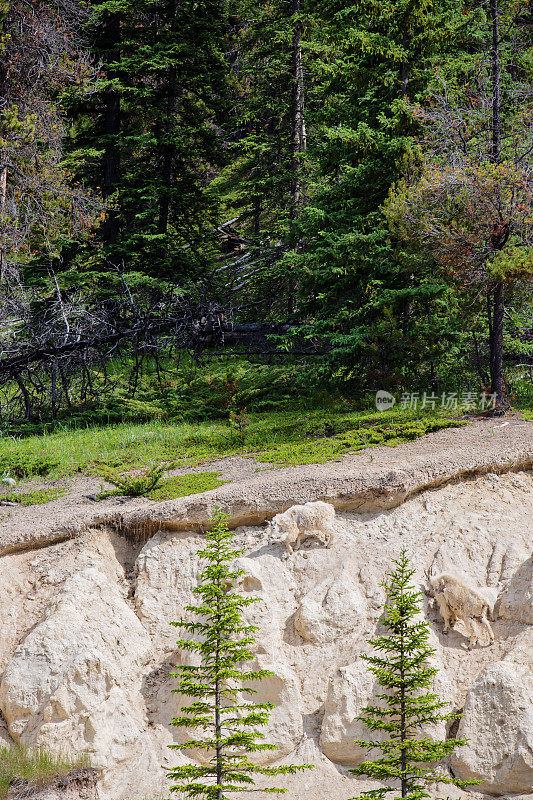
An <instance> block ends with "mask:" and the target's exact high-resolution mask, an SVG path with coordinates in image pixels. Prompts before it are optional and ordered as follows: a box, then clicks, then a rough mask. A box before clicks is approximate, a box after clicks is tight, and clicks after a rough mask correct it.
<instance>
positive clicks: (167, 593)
mask: <svg viewBox="0 0 533 800" xmlns="http://www.w3.org/2000/svg"><path fill="white" fill-rule="evenodd" d="M199 545H200V543H198V546H197V547H194V546H193V547H191V542H190V541H188V540H187V539H184V538H183V536H173V535H168V534H164V533H158V534H156V535H155V536H153V537H152V538H151V539H149V540H148V542H147V543H146V544H145V546H144V547H143V548H142V550H141V552H140V553H139V556H138V558H137V561H136V564H135V572H136V575H137V580H136V587H135V599H134V602H135V611H136V613H137V616H138V617H139V619H140V621H141V622H142V624H143V626H144V628H145V629H146V631H147V632H148V633H149V634H150V638H151V640H152V643H153V646H154V647H155V649H156V650H157V651H158V652H160V653H161V654H163V655H167V654H169V653H171V652H172V651H173V650H174V649H175V646H176V640H177V639H178V638H179V637H180V636H181V633H180V630H179V628H175V627H173V626H171V625H170V622H171V621H176V622H177V621H179V620H180V619H181V618H182V617H183V616H187V614H186V612H185V606H187V605H190V604H192V605H194V595H193V589H194V587H195V586H196V585H197V583H198V571H199V564H198V556H197V549H198V548H199Z"/></svg>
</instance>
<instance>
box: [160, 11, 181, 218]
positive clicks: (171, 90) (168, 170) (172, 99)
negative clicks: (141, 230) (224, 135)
mask: <svg viewBox="0 0 533 800" xmlns="http://www.w3.org/2000/svg"><path fill="white" fill-rule="evenodd" d="M177 13H178V4H177V0H174V2H173V3H172V5H171V15H172V18H173V20H174V19H175V17H176V16H177ZM171 26H172V28H174V27H175V25H174V22H173V21H172V22H171ZM177 78H178V74H177V69H176V67H175V65H174V64H172V65H171V66H170V67H169V68H168V71H167V105H166V112H165V121H164V125H163V142H162V146H161V153H162V163H161V194H160V199H159V221H158V225H157V229H158V232H159V233H166V232H167V228H168V218H169V212H170V194H171V188H172V173H173V164H174V154H175V149H176V148H175V145H174V143H173V142H172V131H173V129H174V115H175V113H176V101H177Z"/></svg>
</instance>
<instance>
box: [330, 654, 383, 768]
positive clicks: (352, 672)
mask: <svg viewBox="0 0 533 800" xmlns="http://www.w3.org/2000/svg"><path fill="white" fill-rule="evenodd" d="M374 682H375V677H374V675H373V674H372V673H371V672H370V671H369V669H368V666H367V664H366V663H365V662H364V661H363V660H361V659H360V660H358V661H356V662H355V663H354V664H348V666H346V667H341V668H340V669H339V670H337V672H336V673H335V675H333V677H332V678H331V681H330V684H329V689H328V696H327V699H326V705H325V711H324V719H323V721H322V729H321V732H320V749H321V750H322V752H323V753H324V755H326V756H327V757H328V758H329V759H330V760H331V761H335V762H338V763H339V764H359V763H360V762H361V761H364V760H365V759H366V758H367V757H368V750H366V749H365V748H363V747H362V746H361V745H358V744H355V743H354V739H360V740H366V739H368V734H369V731H368V730H367V728H366V726H364V725H363V724H362V723H361V722H359V720H358V719H357V717H358V716H359V715H360V714H361V713H362V711H363V708H364V707H365V706H366V705H367V704H368V702H369V700H370V698H371V696H372V692H373V686H374Z"/></svg>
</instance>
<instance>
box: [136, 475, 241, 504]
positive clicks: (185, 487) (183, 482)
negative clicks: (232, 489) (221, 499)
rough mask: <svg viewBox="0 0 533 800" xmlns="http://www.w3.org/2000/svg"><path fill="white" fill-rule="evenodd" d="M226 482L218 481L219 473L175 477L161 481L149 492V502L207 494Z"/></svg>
mask: <svg viewBox="0 0 533 800" xmlns="http://www.w3.org/2000/svg"><path fill="white" fill-rule="evenodd" d="M224 483H226V481H222V480H220V472H190V473H189V474H187V475H175V476H174V477H173V478H166V479H165V480H163V481H161V486H159V487H157V488H156V489H153V490H152V491H151V492H149V494H148V497H149V498H150V499H151V500H157V501H162V500H173V499H174V498H175V497H185V496H186V495H189V494H198V493H199V492H208V491H209V490H210V489H217V488H218V487H219V486H222V485H223V484H224Z"/></svg>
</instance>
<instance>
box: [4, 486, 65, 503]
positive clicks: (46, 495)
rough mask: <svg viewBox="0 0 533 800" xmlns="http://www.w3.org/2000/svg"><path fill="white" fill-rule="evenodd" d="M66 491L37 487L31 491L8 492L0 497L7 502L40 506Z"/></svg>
mask: <svg viewBox="0 0 533 800" xmlns="http://www.w3.org/2000/svg"><path fill="white" fill-rule="evenodd" d="M65 493H66V489H37V490H36V491H33V492H9V493H8V494H5V495H3V496H2V497H0V502H1V501H2V500H7V501H8V502H9V503H20V505H21V506H40V505H43V504H44V503H50V502H51V501H52V500H57V498H58V497H62V496H63V495H64V494H65Z"/></svg>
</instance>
